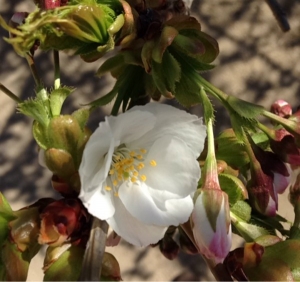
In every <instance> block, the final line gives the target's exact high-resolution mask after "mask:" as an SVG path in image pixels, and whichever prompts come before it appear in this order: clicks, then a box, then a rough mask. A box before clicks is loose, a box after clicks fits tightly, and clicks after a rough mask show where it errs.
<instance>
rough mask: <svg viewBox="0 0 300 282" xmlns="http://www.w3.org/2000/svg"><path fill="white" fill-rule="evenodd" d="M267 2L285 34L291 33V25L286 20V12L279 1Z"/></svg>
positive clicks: (267, 0)
mask: <svg viewBox="0 0 300 282" xmlns="http://www.w3.org/2000/svg"><path fill="white" fill-rule="evenodd" d="M265 1H266V3H267V4H268V5H269V7H270V9H271V10H272V12H273V15H274V17H275V19H276V21H277V23H278V25H279V27H280V28H281V30H282V31H283V32H287V31H289V30H290V29H291V28H290V24H289V22H288V20H287V18H286V14H285V12H284V11H283V10H282V8H281V7H280V5H279V4H278V2H277V0H265Z"/></svg>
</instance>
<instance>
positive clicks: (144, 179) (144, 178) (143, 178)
mask: <svg viewBox="0 0 300 282" xmlns="http://www.w3.org/2000/svg"><path fill="white" fill-rule="evenodd" d="M140 178H141V180H142V181H144V182H145V181H146V180H147V177H146V175H144V174H143V175H141V176H140Z"/></svg>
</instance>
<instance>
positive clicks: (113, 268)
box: [100, 252, 122, 281]
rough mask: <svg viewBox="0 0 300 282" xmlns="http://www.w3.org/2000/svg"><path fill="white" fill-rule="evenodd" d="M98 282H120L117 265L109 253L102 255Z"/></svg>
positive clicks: (119, 271) (119, 272)
mask: <svg viewBox="0 0 300 282" xmlns="http://www.w3.org/2000/svg"><path fill="white" fill-rule="evenodd" d="M100 281H122V278H121V270H120V266H119V263H118V261H117V260H116V258H115V257H114V256H113V255H112V254H110V253H106V252H105V253H104V256H103V260H102V270H101V279H100Z"/></svg>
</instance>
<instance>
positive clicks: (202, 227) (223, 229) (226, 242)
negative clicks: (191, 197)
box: [192, 193, 231, 263]
mask: <svg viewBox="0 0 300 282" xmlns="http://www.w3.org/2000/svg"><path fill="white" fill-rule="evenodd" d="M202 198H203V193H201V194H200V195H199V196H198V198H197V200H196V203H195V208H194V211H193V213H192V220H193V234H194V238H195V241H196V243H197V246H198V247H199V249H200V251H201V253H202V254H204V255H205V256H206V257H207V258H209V259H214V260H215V262H216V263H220V262H222V261H223V260H224V258H225V257H226V256H227V254H228V253H229V251H230V247H231V225H230V226H229V229H228V227H227V221H226V217H227V215H226V210H225V199H224V198H223V200H222V205H221V208H220V212H219V214H218V217H217V221H216V230H215V231H214V230H213V229H212V226H211V224H210V221H209V219H208V216H207V214H206V209H205V207H204V203H203V199H202Z"/></svg>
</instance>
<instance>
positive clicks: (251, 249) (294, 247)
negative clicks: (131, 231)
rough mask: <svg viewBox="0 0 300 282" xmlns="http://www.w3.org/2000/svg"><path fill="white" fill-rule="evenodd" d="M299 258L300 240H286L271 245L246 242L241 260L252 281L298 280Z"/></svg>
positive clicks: (299, 276)
mask: <svg viewBox="0 0 300 282" xmlns="http://www.w3.org/2000/svg"><path fill="white" fill-rule="evenodd" d="M299 260H300V242H299V240H286V241H279V242H277V243H275V244H272V245H269V246H262V245H260V244H258V243H246V244H245V246H244V254H243V258H242V260H241V262H242V268H243V271H244V273H245V274H246V276H247V278H248V280H250V281H257V280H260V281H297V280H299V278H300V275H299V272H298V271H296V269H298V267H299Z"/></svg>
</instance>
